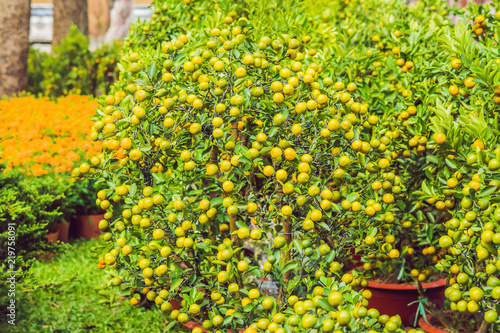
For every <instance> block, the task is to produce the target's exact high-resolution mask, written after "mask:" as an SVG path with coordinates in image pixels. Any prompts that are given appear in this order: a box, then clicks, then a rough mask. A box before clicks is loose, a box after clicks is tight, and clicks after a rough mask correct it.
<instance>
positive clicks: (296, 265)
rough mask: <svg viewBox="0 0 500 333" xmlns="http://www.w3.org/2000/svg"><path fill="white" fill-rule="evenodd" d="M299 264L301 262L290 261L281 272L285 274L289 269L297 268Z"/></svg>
mask: <svg viewBox="0 0 500 333" xmlns="http://www.w3.org/2000/svg"><path fill="white" fill-rule="evenodd" d="M298 266H299V263H298V262H297V261H290V262H289V263H287V264H286V265H285V267H283V270H282V271H281V274H285V272H288V271H289V270H292V269H295V268H297V267H298Z"/></svg>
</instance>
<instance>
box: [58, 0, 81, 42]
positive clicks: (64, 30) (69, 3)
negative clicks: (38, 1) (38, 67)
mask: <svg viewBox="0 0 500 333" xmlns="http://www.w3.org/2000/svg"><path fill="white" fill-rule="evenodd" d="M72 24H75V25H76V26H77V27H78V29H79V30H80V31H81V32H82V33H83V34H84V35H85V36H88V35H89V18H88V4H87V0H54V37H53V38H52V45H58V44H60V43H61V39H63V38H64V37H66V36H67V35H68V31H69V29H70V28H71V25H72Z"/></svg>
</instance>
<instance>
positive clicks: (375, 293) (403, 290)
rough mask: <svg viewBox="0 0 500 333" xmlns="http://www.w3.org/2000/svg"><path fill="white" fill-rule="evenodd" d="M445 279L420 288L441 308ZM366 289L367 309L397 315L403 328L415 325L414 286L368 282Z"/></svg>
mask: <svg viewBox="0 0 500 333" xmlns="http://www.w3.org/2000/svg"><path fill="white" fill-rule="evenodd" d="M445 284H446V278H444V279H439V280H437V281H435V282H429V283H423V284H422V288H423V289H424V293H425V295H426V296H427V298H428V300H429V301H431V302H432V303H434V304H435V305H436V306H437V307H438V308H441V306H442V305H443V301H444V298H445V297H444V290H445V289H446V287H445ZM359 289H368V290H370V291H371V292H372V298H371V299H370V300H369V307H370V308H376V309H377V310H379V311H380V313H381V314H387V315H389V316H394V315H399V316H400V317H401V321H402V322H403V325H405V326H414V325H415V316H416V315H417V311H418V302H417V301H418V296H419V295H418V290H417V286H416V284H390V283H382V282H378V281H370V280H368V287H359Z"/></svg>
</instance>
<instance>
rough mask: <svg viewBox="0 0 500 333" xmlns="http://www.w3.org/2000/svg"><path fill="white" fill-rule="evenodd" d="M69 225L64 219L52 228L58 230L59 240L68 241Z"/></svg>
mask: <svg viewBox="0 0 500 333" xmlns="http://www.w3.org/2000/svg"><path fill="white" fill-rule="evenodd" d="M69 226H70V222H69V221H66V222H64V223H59V224H57V225H56V227H55V228H54V230H57V231H58V232H59V237H58V239H59V240H60V241H61V242H64V243H67V242H68V235H69Z"/></svg>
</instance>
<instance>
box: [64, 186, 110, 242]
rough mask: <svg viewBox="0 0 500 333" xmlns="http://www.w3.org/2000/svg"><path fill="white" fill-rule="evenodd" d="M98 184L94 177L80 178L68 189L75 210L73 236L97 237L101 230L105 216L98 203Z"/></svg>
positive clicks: (70, 203) (70, 201)
mask: <svg viewBox="0 0 500 333" xmlns="http://www.w3.org/2000/svg"><path fill="white" fill-rule="evenodd" d="M95 192H96V186H95V184H94V181H93V180H92V179H79V180H77V181H74V182H73V183H72V186H71V188H70V189H69V191H68V194H67V197H68V198H69V205H70V206H71V207H72V210H73V211H74V215H73V218H72V220H73V222H74V223H73V224H72V228H71V231H70V233H71V235H72V236H73V237H77V238H78V237H82V238H87V239H91V238H96V237H99V235H100V234H101V231H100V229H99V221H100V220H102V219H103V218H104V213H103V210H102V209H101V208H100V207H99V206H98V205H96V203H95V200H94V195H95Z"/></svg>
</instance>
